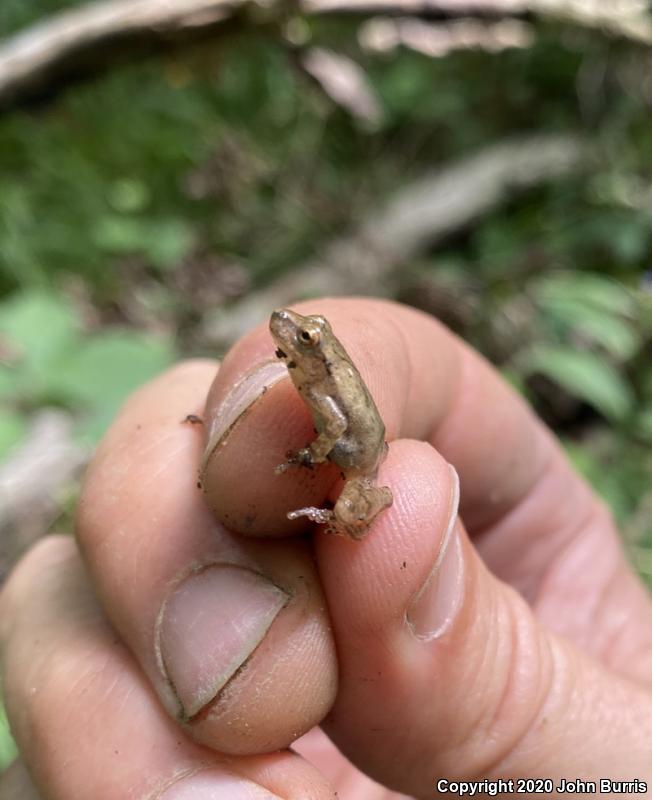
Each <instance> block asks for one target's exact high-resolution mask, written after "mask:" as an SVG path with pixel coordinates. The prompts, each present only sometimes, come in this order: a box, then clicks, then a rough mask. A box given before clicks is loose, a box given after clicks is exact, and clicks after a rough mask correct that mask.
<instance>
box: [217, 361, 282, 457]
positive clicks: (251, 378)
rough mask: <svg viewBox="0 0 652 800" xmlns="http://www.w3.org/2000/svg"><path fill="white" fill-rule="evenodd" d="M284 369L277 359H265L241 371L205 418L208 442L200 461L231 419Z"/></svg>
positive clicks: (234, 418) (276, 378)
mask: <svg viewBox="0 0 652 800" xmlns="http://www.w3.org/2000/svg"><path fill="white" fill-rule="evenodd" d="M287 376H288V371H287V368H286V366H285V364H284V363H283V362H281V361H266V362H265V363H264V364H260V365H259V366H258V367H256V368H255V369H254V370H253V371H252V372H250V373H248V374H247V375H245V376H244V377H243V378H242V380H240V381H238V383H236V384H235V385H234V386H233V387H232V388H231V389H230V390H229V392H228V393H227V395H226V396H225V397H224V399H223V400H222V402H221V403H220V405H219V407H218V408H217V409H216V410H215V413H214V414H213V415H212V419H211V420H210V421H209V426H210V427H209V430H208V444H207V445H206V449H205V450H204V463H206V461H207V460H208V458H209V457H210V455H211V454H212V453H213V451H214V450H215V448H216V447H218V446H219V444H220V442H221V441H222V439H223V438H224V437H225V434H226V433H227V432H228V431H229V429H230V428H231V427H232V426H233V423H234V422H235V421H236V420H237V419H238V417H240V416H241V415H242V414H244V412H245V411H246V410H247V409H248V408H249V407H250V406H251V405H252V404H253V403H254V402H255V401H256V400H258V398H259V397H260V396H261V395H262V394H263V393H264V392H265V390H266V389H269V388H270V387H271V386H273V385H274V384H275V383H277V382H278V381H280V380H281V379H282V378H287Z"/></svg>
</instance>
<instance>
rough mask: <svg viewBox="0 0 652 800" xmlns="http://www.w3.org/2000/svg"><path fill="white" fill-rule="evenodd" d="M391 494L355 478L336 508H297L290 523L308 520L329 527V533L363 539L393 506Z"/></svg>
mask: <svg viewBox="0 0 652 800" xmlns="http://www.w3.org/2000/svg"><path fill="white" fill-rule="evenodd" d="M392 500H393V498H392V492H391V490H390V489H389V488H388V487H387V486H375V485H374V484H373V482H372V481H371V480H370V479H369V478H352V479H351V480H349V481H347V482H346V483H345V484H344V488H343V489H342V493H341V494H340V496H339V498H338V500H337V503H336V504H335V508H333V509H332V510H331V509H330V508H315V507H314V506H308V507H307V508H298V509H297V510H296V511H290V513H289V514H288V519H298V518H299V517H308V519H309V520H311V521H312V522H316V523H318V524H319V525H327V526H328V527H327V528H326V532H327V533H336V534H339V535H340V536H348V537H349V538H350V539H362V538H363V537H364V536H365V535H366V533H367V531H368V530H369V526H370V525H371V523H372V522H373V521H374V519H375V518H376V517H377V516H378V514H380V512H381V511H383V510H384V509H386V508H388V507H389V506H391V504H392Z"/></svg>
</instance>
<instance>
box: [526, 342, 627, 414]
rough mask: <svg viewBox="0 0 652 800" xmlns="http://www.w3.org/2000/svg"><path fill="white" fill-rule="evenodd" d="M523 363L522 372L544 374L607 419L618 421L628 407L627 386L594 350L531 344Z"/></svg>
mask: <svg viewBox="0 0 652 800" xmlns="http://www.w3.org/2000/svg"><path fill="white" fill-rule="evenodd" d="M523 365H524V370H525V372H526V373H529V374H534V373H539V374H541V375H545V376H546V377H547V378H549V379H550V380H551V381H553V382H554V383H557V384H559V386H561V387H562V388H563V389H565V390H566V391H567V392H568V393H569V394H571V395H572V396H574V397H577V398H579V399H581V400H584V401H585V402H587V403H588V404H589V405H591V406H593V407H594V408H595V409H596V410H597V411H599V412H600V413H602V414H604V416H605V417H607V418H609V419H612V420H622V419H623V418H624V417H625V416H626V415H627V414H628V413H629V412H630V411H631V409H632V405H633V395H632V391H631V388H630V387H629V385H628V384H627V383H626V381H625V380H624V379H623V378H622V377H621V376H620V375H619V374H618V372H616V370H615V369H614V368H613V367H612V366H610V365H609V364H608V363H607V362H605V361H604V359H601V358H600V357H598V356H597V355H595V354H594V353H589V352H584V351H574V350H567V349H563V348H556V347H547V346H545V345H535V346H534V347H533V348H531V349H530V350H529V351H528V353H527V354H526V355H525V356H524V359H523Z"/></svg>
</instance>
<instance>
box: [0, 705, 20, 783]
mask: <svg viewBox="0 0 652 800" xmlns="http://www.w3.org/2000/svg"><path fill="white" fill-rule="evenodd" d="M15 757H16V745H15V744H14V740H13V738H12V736H11V731H10V730H9V722H8V721H7V716H6V714H5V710H4V705H3V703H2V698H1V697H0V772H2V771H3V770H4V769H6V768H7V767H8V766H9V764H11V762H12V761H13V760H14V758H15Z"/></svg>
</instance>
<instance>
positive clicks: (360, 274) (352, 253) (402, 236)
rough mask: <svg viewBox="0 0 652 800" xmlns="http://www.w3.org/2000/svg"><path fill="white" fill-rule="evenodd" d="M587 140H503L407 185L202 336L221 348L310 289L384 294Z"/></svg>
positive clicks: (576, 165) (553, 173) (573, 159)
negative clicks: (420, 260)
mask: <svg viewBox="0 0 652 800" xmlns="http://www.w3.org/2000/svg"><path fill="white" fill-rule="evenodd" d="M587 160H588V159H587V147H586V145H585V144H584V143H583V142H582V141H581V140H579V139H576V138H574V137H571V136H537V137H533V138H527V139H520V140H516V141H508V142H503V143H501V144H498V145H494V146H493V147H489V148H486V149H484V150H481V151H480V152H479V153H476V154H475V155H472V156H468V157H466V158H463V159H461V160H459V161H457V162H455V163H453V164H451V165H450V166H448V167H446V168H445V169H443V170H440V171H436V172H432V173H431V174H427V175H425V176H423V177H422V178H420V179H419V180H417V181H415V182H414V183H411V184H409V185H408V186H406V187H405V188H404V189H403V190H402V191H400V192H399V193H398V194H397V195H396V196H395V197H394V198H393V199H392V200H390V201H389V203H388V204H387V205H386V206H385V208H382V209H380V210H376V211H374V212H372V213H371V214H369V215H368V217H367V219H365V220H363V222H362V223H361V224H360V225H359V226H358V228H357V229H356V230H354V231H352V232H351V233H350V234H349V235H348V236H345V237H343V238H341V239H338V240H336V241H334V242H332V243H331V244H330V245H328V246H327V247H326V249H325V251H324V253H323V255H322V256H321V257H320V258H318V259H315V260H313V261H310V262H308V263H307V264H301V265H299V266H297V267H296V268H295V269H293V270H292V271H291V272H289V273H288V274H287V275H286V276H285V277H282V278H280V279H278V280H276V281H275V282H274V285H273V286H271V287H269V288H268V289H264V290H262V291H259V292H257V293H256V294H254V295H251V296H249V297H247V298H246V299H245V300H242V301H241V302H239V303H236V304H235V305H233V306H231V307H230V308H228V309H225V310H222V311H220V312H218V314H217V315H216V316H212V317H210V318H209V319H208V320H207V321H206V323H205V325H204V335H205V337H206V339H207V340H208V341H210V342H211V343H212V344H215V345H216V346H217V347H219V348H225V349H226V347H228V346H229V345H230V344H231V343H232V342H233V341H235V340H236V339H237V338H238V337H239V336H241V335H242V334H243V333H245V332H246V331H247V330H248V329H249V328H251V327H253V326H254V325H257V324H258V323H259V322H261V321H262V320H263V319H265V318H266V317H267V316H268V315H269V312H270V309H272V308H277V307H279V306H283V305H287V304H288V303H290V302H292V301H295V300H297V299H299V298H301V297H309V296H311V295H323V294H329V295H342V294H356V293H368V292H369V291H373V292H374V294H378V295H381V294H388V293H389V290H390V288H391V286H390V283H391V281H392V277H393V276H394V275H395V273H396V272H397V271H398V270H399V269H400V268H401V267H403V266H404V265H405V264H407V263H409V262H410V261H411V260H412V259H414V258H415V257H416V256H418V255H419V254H420V253H423V252H424V251H425V250H426V249H428V248H430V247H432V246H434V245H436V244H437V243H439V242H441V241H442V240H443V239H444V238H446V237H447V236H450V235H451V234H453V233H456V232H459V231H460V230H463V229H465V228H467V227H468V226H469V225H470V224H471V223H472V222H474V221H475V220H476V219H477V218H478V217H480V216H481V215H483V214H486V213H487V212H488V211H490V210H491V209H493V208H496V207H497V206H499V205H500V204H501V203H502V202H504V201H505V200H506V199H507V198H509V197H511V196H513V195H514V194H516V193H518V192H523V191H525V190H526V189H528V188H530V187H532V186H536V185H538V184H541V183H544V182H546V181H548V180H554V179H555V178H558V177H559V176H560V175H566V174H568V173H571V172H573V171H576V170H578V169H580V168H581V167H582V166H583V165H584V164H585V163H586V162H587Z"/></svg>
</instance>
